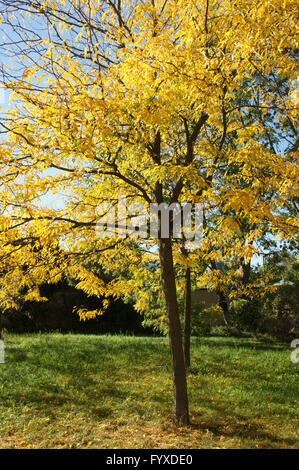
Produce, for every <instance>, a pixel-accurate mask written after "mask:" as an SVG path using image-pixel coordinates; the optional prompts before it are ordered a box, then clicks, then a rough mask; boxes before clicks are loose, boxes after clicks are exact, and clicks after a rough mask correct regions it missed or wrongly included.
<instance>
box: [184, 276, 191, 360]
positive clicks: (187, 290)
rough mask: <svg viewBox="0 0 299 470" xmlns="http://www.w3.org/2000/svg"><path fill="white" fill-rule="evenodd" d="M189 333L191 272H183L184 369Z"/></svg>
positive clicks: (187, 355) (187, 356)
mask: <svg viewBox="0 0 299 470" xmlns="http://www.w3.org/2000/svg"><path fill="white" fill-rule="evenodd" d="M190 335H191V272H190V268H187V269H186V274H185V304H184V357H185V367H186V369H187V368H189V367H190Z"/></svg>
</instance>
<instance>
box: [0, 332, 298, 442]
mask: <svg viewBox="0 0 299 470" xmlns="http://www.w3.org/2000/svg"><path fill="white" fill-rule="evenodd" d="M297 374H298V365H296V364H293V363H292V362H291V360H290V350H288V349H287V348H286V347H283V346H281V345H269V344H264V343H262V342H259V341H257V340H253V339H248V338H246V339H233V338H216V337H211V338H202V339H193V340H192V367H191V370H190V372H189V374H188V383H189V396H190V413H191V419H192V425H191V427H190V428H187V429H183V428H178V427H176V426H174V424H173V423H172V421H171V411H172V409H171V408H172V381H171V370H170V354H169V346H168V341H167V339H164V338H144V337H125V336H109V335H107V336H95V335H72V334H67V335H62V334H35V335H8V336H7V338H6V363H5V364H1V365H0V396H1V402H0V447H2V448H7V447H13V448H23V447H24V448H25V447H29V448H30V447H39V448H40V447H46V448H59V447H63V448H82V447H91V448H92V447H98V448H159V447H160V448H226V447H227V448H243V447H246V448H249V447H251V448H254V447H260V448H271V447H289V448H291V447H297V446H298V435H297V434H296V430H297V429H298V424H299V423H298V411H297V408H296V404H297V402H298V383H297V382H296V378H297Z"/></svg>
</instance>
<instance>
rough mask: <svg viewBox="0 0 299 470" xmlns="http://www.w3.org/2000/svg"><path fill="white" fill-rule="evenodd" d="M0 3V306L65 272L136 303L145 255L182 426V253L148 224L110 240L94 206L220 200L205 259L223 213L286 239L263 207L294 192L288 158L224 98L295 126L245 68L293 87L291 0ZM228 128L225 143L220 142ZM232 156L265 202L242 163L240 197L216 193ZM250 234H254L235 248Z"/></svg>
mask: <svg viewBox="0 0 299 470" xmlns="http://www.w3.org/2000/svg"><path fill="white" fill-rule="evenodd" d="M0 5H1V17H2V33H3V34H1V37H2V36H4V39H2V41H3V43H2V49H3V51H5V53H6V54H7V61H6V63H5V64H3V67H2V81H3V83H4V85H5V86H6V88H7V89H8V90H10V93H11V103H10V107H9V110H8V111H7V112H6V113H5V116H4V117H3V118H2V129H3V132H5V133H7V135H6V137H5V140H3V143H2V145H1V153H0V156H1V157H0V158H1V179H2V186H1V190H0V198H1V220H0V226H1V247H0V257H1V258H0V259H1V262H2V264H3V272H5V275H4V276H3V277H2V279H1V298H2V300H3V304H4V306H8V305H9V300H7V299H8V298H9V296H8V294H7V292H9V291H10V289H11V288H12V286H14V287H15V286H16V285H19V286H21V287H24V288H26V292H27V297H29V298H36V299H38V298H39V294H38V285H40V284H41V283H44V282H55V281H56V280H58V279H60V277H61V276H62V274H63V273H64V274H68V275H70V276H72V277H73V278H74V279H77V287H78V288H79V289H83V290H85V292H87V293H88V294H93V295H98V296H106V297H107V301H108V298H109V296H115V297H118V296H121V295H124V296H125V295H129V294H130V293H132V292H135V293H136V292H137V298H138V300H137V307H138V308H139V309H142V308H143V305H145V304H146V302H147V301H148V298H149V297H150V293H149V292H146V291H145V290H143V289H142V287H143V285H144V279H146V278H147V272H148V266H149V265H150V264H151V263H152V262H154V261H155V262H156V263H158V266H159V276H156V279H157V284H154V285H152V289H159V288H160V284H159V282H160V283H161V288H162V290H163V295H164V302H165V308H166V312H167V319H168V329H169V338H170V349H171V358H172V370H173V384H174V387H173V389H174V415H175V418H176V420H177V421H178V422H180V423H181V424H188V422H189V411H188V397H187V385H186V371H185V363H184V355H183V345H182V334H181V326H180V321H179V311H178V302H177V291H176V278H175V265H177V264H180V263H181V264H182V265H184V263H185V264H186V259H185V258H184V257H183V256H182V253H181V249H180V246H179V244H177V245H176V244H174V243H173V239H172V236H171V233H170V234H169V235H168V236H162V234H161V231H159V233H158V236H157V238H156V239H151V238H147V239H145V240H144V239H142V238H138V237H135V238H134V239H132V238H130V237H128V236H125V237H123V236H122V235H121V234H120V233H117V234H116V235H117V236H115V237H112V236H110V237H109V236H107V237H106V238H101V237H98V236H97V234H96V230H95V227H96V224H97V220H98V218H99V214H98V213H97V210H96V208H97V207H98V206H99V204H101V203H107V204H110V206H107V208H109V207H110V209H109V210H113V207H114V206H116V205H117V197H118V196H120V195H122V196H126V197H127V201H129V202H134V203H135V204H141V203H142V204H143V206H145V207H146V208H147V207H148V206H149V204H151V203H157V204H161V203H167V204H169V203H176V202H178V203H183V202H184V201H188V202H190V203H195V202H201V203H202V204H204V205H206V206H207V208H206V210H208V209H210V210H212V208H213V207H215V206H216V207H217V204H222V205H223V204H224V205H225V208H226V209H227V212H226V213H225V214H224V215H223V217H222V218H221V220H220V221H219V223H218V225H219V230H218V232H216V231H209V232H207V234H208V236H207V237H206V238H205V244H206V246H208V248H209V249H208V252H209V256H210V257H212V258H214V260H216V259H217V258H218V257H219V256H220V253H221V246H222V241H223V243H224V242H225V240H228V239H231V238H232V235H231V234H232V233H233V231H234V230H235V229H236V224H235V222H234V221H233V219H232V218H231V216H229V215H228V211H229V207H233V208H234V209H235V210H238V212H239V214H240V216H242V217H245V216H246V217H250V218H251V220H252V222H254V223H255V225H256V227H258V225H259V222H260V221H261V220H264V219H265V218H267V219H269V220H270V221H271V224H272V225H273V230H274V229H275V230H276V231H277V233H278V234H282V233H283V235H284V236H288V237H290V236H292V233H293V232H294V224H295V223H294V222H293V219H292V220H291V221H290V220H288V221H287V220H282V219H281V217H280V215H279V214H278V216H277V217H276V212H277V210H276V209H277V207H278V206H279V205H280V204H283V201H284V200H285V199H286V198H288V199H290V198H292V197H293V194H294V180H295V177H296V166H295V160H294V159H295V156H294V152H293V153H292V158H291V157H289V158H288V159H285V158H284V157H283V156H282V155H281V154H280V153H279V152H272V151H271V152H270V151H269V149H268V148H267V146H265V145H263V143H262V142H261V141H260V139H259V136H260V135H261V134H262V133H263V132H264V129H263V126H262V125H261V124H260V123H259V122H258V121H257V122H253V123H251V124H250V125H244V124H243V116H244V112H245V108H244V107H242V106H241V107H238V106H235V100H236V96H237V95H238V94H239V93H240V91H241V90H242V89H243V87H244V84H245V83H246V86H247V88H248V93H249V95H250V96H251V101H252V102H251V105H252V106H253V105H254V106H258V109H259V111H260V113H261V114H262V115H263V113H267V112H268V110H269V109H270V108H271V109H272V108H273V107H274V108H275V110H276V114H275V117H274V119H275V120H277V121H278V122H280V121H282V120H285V119H288V120H289V122H291V123H292V125H295V124H294V123H295V109H294V103H293V101H291V100H290V99H289V96H288V94H287V95H286V96H282V97H277V95H275V94H274V93H272V92H271V91H268V92H267V93H265V91H264V89H263V86H262V83H261V82H260V81H259V80H256V79H254V77H255V74H256V71H258V72H259V74H265V75H269V74H271V73H272V72H273V71H275V74H276V76H278V77H283V78H284V79H286V80H288V82H289V83H292V82H293V81H294V80H295V78H296V63H295V60H294V55H293V54H292V53H289V52H288V51H293V49H294V42H295V31H296V21H295V20H296V2H295V1H294V0H285V1H271V2H270V1H269V0H266V1H262V2H252V1H248V0H236V1H230V0H221V1H215V0H210V1H209V0H203V1H200V0H199V1H194V0H168V1H167V0H144V1H142V2H140V1H131V0H127V1H121V0H118V1H116V0H115V1H114V0H90V1H89V2H82V1H80V0H40V1H39V0H10V1H4V0H2V1H1V2H0ZM257 93H258V94H259V102H258V103H257V104H256V103H255V102H254V97H255V96H256V94H257ZM247 105H248V103H247ZM232 133H234V135H235V138H236V140H237V142H238V145H237V146H232V145H231V144H230V136H231V134H232ZM232 164H239V166H240V170H239V172H238V174H237V176H235V178H248V169H250V168H252V167H254V168H266V169H269V171H268V173H267V174H265V176H264V177H263V178H264V180H265V181H266V183H267V184H271V185H272V186H273V188H275V198H273V200H271V201H264V200H261V201H260V200H259V187H260V185H261V184H262V182H261V180H260V178H259V177H258V176H255V175H254V172H250V180H249V181H250V184H248V185H247V186H246V187H245V188H244V189H242V190H241V189H235V187H234V186H233V184H232V185H229V184H225V185H224V186H221V184H220V183H221V177H222V176H221V175H222V174H223V168H224V167H226V166H227V165H232ZM267 175H268V176H267ZM232 183H233V181H232ZM271 209H272V210H273V211H272V212H271ZM107 210H108V209H107ZM116 212H117V211H116ZM276 219H277V220H276ZM160 220H161V218H160ZM287 222H288V223H287ZM258 234H259V232H258V228H255V230H254V231H253V232H252V233H251V234H250V239H249V241H250V242H251V241H252V240H254V238H255V237H257V236H258ZM247 242H248V240H247ZM250 246H252V245H251V244H249V245H248V243H247V244H246V243H241V242H240V243H237V244H236V246H234V247H230V250H231V251H234V252H235V253H237V255H238V256H244V254H245V256H250V255H251V254H252V249H251V248H250ZM196 256H197V255H196V254H195V253H193V254H191V256H189V257H188V262H187V264H190V265H192V263H195V262H196V259H197V258H196ZM8 261H9V262H8ZM95 263H98V264H100V265H101V267H102V269H104V270H105V269H107V270H111V271H112V272H113V271H114V272H118V273H119V276H118V277H116V278H115V279H114V280H113V281H111V282H110V283H104V282H103V281H102V280H101V279H100V278H99V277H98V276H97V274H96V272H95V271H94V270H93V269H92V268H91V266H94V265H95ZM159 280H160V281H159ZM96 313H97V312H93V313H91V312H79V314H81V315H82V316H85V317H88V316H91V315H93V314H96Z"/></svg>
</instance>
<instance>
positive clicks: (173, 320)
mask: <svg viewBox="0 0 299 470" xmlns="http://www.w3.org/2000/svg"><path fill="white" fill-rule="evenodd" d="M159 254H160V262H161V273H162V284H163V291H164V297H165V302H166V309H167V315H168V329H169V342H170V350H171V359H172V374H173V399H174V415H175V418H176V421H177V423H178V424H180V425H188V424H189V409H188V394H187V380H186V368H185V360H184V352H183V342H182V332H181V324H180V318H179V309H178V303H177V295H176V284H175V275H174V267H173V257H172V246H171V240H170V239H169V238H162V239H160V240H159Z"/></svg>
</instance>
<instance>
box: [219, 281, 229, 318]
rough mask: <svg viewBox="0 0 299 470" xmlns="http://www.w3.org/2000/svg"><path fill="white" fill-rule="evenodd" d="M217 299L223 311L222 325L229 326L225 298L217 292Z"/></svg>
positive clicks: (221, 293)
mask: <svg viewBox="0 0 299 470" xmlns="http://www.w3.org/2000/svg"><path fill="white" fill-rule="evenodd" d="M218 297H219V305H220V307H221V308H222V310H223V319H224V323H225V325H226V326H229V324H228V321H227V315H228V305H227V300H226V298H225V295H224V294H223V292H222V291H221V290H219V291H218Z"/></svg>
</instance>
